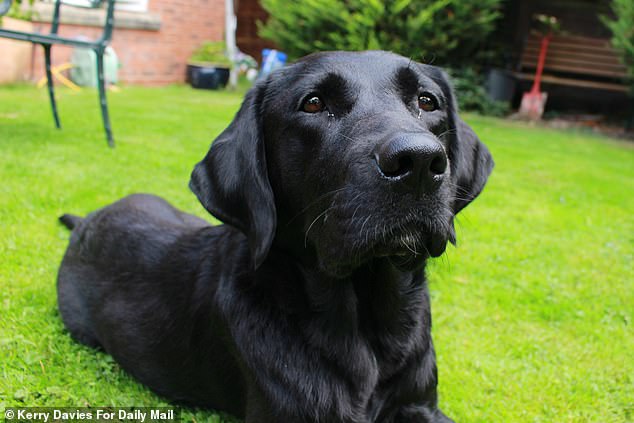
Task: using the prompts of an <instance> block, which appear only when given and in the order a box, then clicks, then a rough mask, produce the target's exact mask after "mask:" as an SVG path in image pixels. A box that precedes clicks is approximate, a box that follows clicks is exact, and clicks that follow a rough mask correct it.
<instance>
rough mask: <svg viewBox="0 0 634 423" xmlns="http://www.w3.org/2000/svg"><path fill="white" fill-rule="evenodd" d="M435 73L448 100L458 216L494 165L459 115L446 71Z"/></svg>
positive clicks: (450, 157)
mask: <svg viewBox="0 0 634 423" xmlns="http://www.w3.org/2000/svg"><path fill="white" fill-rule="evenodd" d="M435 70H436V71H437V72H438V73H439V75H438V74H437V75H436V77H435V78H434V79H435V80H436V82H438V83H439V84H440V85H441V88H442V90H443V91H444V94H445V98H446V100H447V108H448V110H447V134H448V140H449V143H448V155H449V159H450V163H451V175H452V177H451V179H452V182H453V185H454V190H455V195H454V202H453V212H454V214H457V213H458V212H459V211H460V210H462V209H463V208H465V207H466V206H467V205H468V204H469V203H471V201H473V200H474V199H475V198H476V197H477V196H478V194H480V192H482V189H483V188H484V185H485V184H486V181H487V179H488V178H489V175H490V174H491V171H492V170H493V165H494V163H493V157H492V156H491V153H490V152H489V149H488V148H487V147H486V146H485V145H484V144H483V143H482V141H480V139H479V138H478V136H477V135H476V134H475V132H473V129H471V127H470V126H469V125H467V124H466V123H465V122H464V121H463V120H462V119H461V118H460V116H459V115H458V106H457V102H456V100H455V95H454V92H453V88H452V86H451V83H450V82H449V77H448V76H447V74H446V73H445V72H444V71H442V70H440V69H438V68H435Z"/></svg>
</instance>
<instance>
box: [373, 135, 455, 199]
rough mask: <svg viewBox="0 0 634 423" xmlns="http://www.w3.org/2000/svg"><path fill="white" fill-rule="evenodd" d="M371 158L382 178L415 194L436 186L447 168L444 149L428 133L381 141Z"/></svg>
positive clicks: (400, 136)
mask: <svg viewBox="0 0 634 423" xmlns="http://www.w3.org/2000/svg"><path fill="white" fill-rule="evenodd" d="M374 157H375V159H376V162H377V164H378V167H379V171H380V172H381V174H382V175H383V176H384V177H386V178H388V179H390V180H391V181H393V182H394V183H399V184H403V185H406V186H407V187H409V188H410V189H413V190H415V191H416V192H417V193H420V192H422V191H428V190H430V189H432V188H434V187H435V186H437V185H438V184H439V183H440V182H441V181H442V178H443V176H444V174H445V171H446V170H447V155H446V154H445V150H444V149H443V147H442V145H441V144H440V143H439V142H438V141H437V140H436V139H434V138H433V137H432V136H430V135H417V134H405V135H399V136H397V137H394V138H392V139H391V140H389V141H388V142H386V143H382V144H381V145H380V146H379V147H378V148H377V150H376V152H375V155H374Z"/></svg>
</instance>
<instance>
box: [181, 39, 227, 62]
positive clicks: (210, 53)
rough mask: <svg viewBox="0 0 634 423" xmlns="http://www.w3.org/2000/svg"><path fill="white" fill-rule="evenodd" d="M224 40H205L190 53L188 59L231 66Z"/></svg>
mask: <svg viewBox="0 0 634 423" xmlns="http://www.w3.org/2000/svg"><path fill="white" fill-rule="evenodd" d="M226 51H227V49H226V46H225V43H224V41H205V42H204V43H202V44H201V45H200V47H198V48H197V49H196V50H194V52H193V53H192V55H191V57H190V59H189V61H190V62H194V63H211V64H214V65H216V66H222V67H231V65H232V63H231V60H230V59H229V58H228V57H227V54H226Z"/></svg>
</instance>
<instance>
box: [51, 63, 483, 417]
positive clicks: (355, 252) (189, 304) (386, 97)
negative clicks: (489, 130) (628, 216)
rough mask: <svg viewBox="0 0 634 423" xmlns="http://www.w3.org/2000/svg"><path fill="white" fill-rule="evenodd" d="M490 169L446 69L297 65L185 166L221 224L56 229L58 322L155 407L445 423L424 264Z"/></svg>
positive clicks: (114, 214)
mask: <svg viewBox="0 0 634 423" xmlns="http://www.w3.org/2000/svg"><path fill="white" fill-rule="evenodd" d="M492 167H493V161H492V159H491V156H490V154H489V152H488V150H487V149H486V147H485V146H484V145H483V144H481V143H480V141H479V140H478V138H477V137H476V135H475V134H474V133H473V132H472V130H471V129H470V128H469V127H468V126H467V125H466V124H465V123H463V122H462V121H461V120H460V118H459V117H458V115H457V114H456V106H455V100H454V97H453V94H452V91H451V88H450V85H449V84H448V82H447V78H446V76H445V74H444V73H443V72H442V71H440V70H439V69H437V68H435V67H433V66H426V65H421V64H418V63H414V62H412V61H411V60H408V59H406V58H403V57H400V56H397V55H394V54H391V53H386V52H364V53H344V52H334V53H321V54H314V55H311V56H308V57H306V58H304V59H302V60H300V61H298V62H297V63H295V64H293V65H291V66H288V67H286V68H284V69H281V70H279V71H277V72H275V73H274V74H272V75H271V76H270V77H269V78H267V79H266V80H265V81H263V82H261V83H258V84H257V85H256V86H255V87H254V88H253V89H252V90H251V91H249V93H248V94H247V96H246V99H245V100H244V103H243V104H242V107H241V109H240V111H239V112H238V113H237V115H236V117H235V119H234V120H233V122H232V123H231V124H230V125H229V127H228V128H227V129H226V130H225V131H224V132H223V133H222V134H221V135H220V136H219V137H218V138H217V139H216V140H215V141H214V143H213V145H212V147H211V149H210V151H209V153H208V154H207V156H206V157H205V158H204V159H203V161H202V162H200V163H199V164H198V165H197V166H196V168H195V169H194V171H193V174H192V179H191V183H190V186H191V189H192V190H193V191H194V193H195V194H196V195H197V196H198V198H199V200H200V201H201V203H202V204H203V205H204V206H205V208H206V209H207V210H208V211H209V212H210V213H211V214H213V215H214V216H216V217H218V218H219V219H221V220H222V221H224V222H225V223H226V224H227V225H223V226H215V227H212V226H210V225H208V224H207V223H206V222H204V221H203V220H201V219H199V218H196V217H193V216H191V215H188V214H185V213H182V212H180V211H178V210H176V209H174V208H173V207H171V206H170V205H169V204H167V203H166V202H165V201H163V200H162V199H160V198H157V197H153V196H150V195H132V196H130V197H127V198H125V199H123V200H121V201H119V202H117V203H114V204H112V205H110V206H108V207H106V208H104V209H102V210H99V211H97V212H95V213H92V214H90V215H89V216H88V217H86V218H85V219H82V218H79V217H75V216H71V215H65V216H63V217H62V221H63V222H64V223H65V224H66V225H67V226H69V227H71V228H73V233H72V236H71V240H70V245H69V247H68V250H67V252H66V256H65V257H64V260H63V262H62V265H61V268H60V271H59V278H58V292H59V308H60V312H61V315H62V318H63V320H64V323H65V324H66V327H67V328H68V330H69V331H70V333H71V334H72V336H73V337H74V338H76V339H77V340H79V341H80V342H83V343H85V344H87V345H91V346H94V347H100V348H103V349H104V350H105V351H107V352H108V353H110V354H112V356H114V358H115V359H116V360H117V362H118V363H120V365H121V366H122V367H123V368H124V369H126V370H127V371H128V372H130V373H131V374H132V375H134V377H136V378H137V379H138V380H140V381H141V382H142V383H144V384H146V385H147V386H149V387H150V388H152V389H153V390H154V391H156V392H157V393H159V394H161V395H164V396H165V397H167V398H169V399H171V400H173V401H176V402H179V403H186V404H191V405H197V406H202V407H209V408H213V409H217V410H224V411H226V412H228V413H231V414H234V415H236V416H240V417H243V418H245V419H246V421H247V422H278V423H279V422H282V423H285V422H323V423H335V422H346V423H353V422H447V421H450V420H449V419H448V418H447V417H445V416H444V414H442V412H440V410H439V409H438V408H437V405H436V404H437V395H436V384H437V377H436V363H435V354H434V348H433V345H432V340H431V336H430V327H431V317H430V304H429V296H428V293H427V287H426V282H425V277H424V272H423V266H424V263H425V260H426V259H427V258H428V257H429V256H433V257H436V256H438V255H440V254H442V253H443V252H444V250H445V246H446V243H447V241H451V242H454V241H455V235H454V227H453V218H454V215H455V214H456V213H458V212H459V211H460V210H461V209H462V208H463V207H465V206H466V205H467V204H468V203H469V202H470V201H471V200H473V199H474V198H475V197H476V196H477V195H478V193H479V192H480V191H481V190H482V188H483V186H484V184H485V182H486V180H487V177H488V175H489V173H490V172H491V169H492Z"/></svg>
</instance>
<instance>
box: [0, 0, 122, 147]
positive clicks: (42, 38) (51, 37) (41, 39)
mask: <svg viewBox="0 0 634 423" xmlns="http://www.w3.org/2000/svg"><path fill="white" fill-rule="evenodd" d="M12 1H13V0H0V16H2V15H4V14H5V13H7V11H8V10H9V9H10V7H11V3H12ZM115 1H116V0H106V2H107V9H106V21H105V23H104V27H103V33H102V35H101V37H99V38H98V39H97V40H94V41H83V40H75V39H72V38H65V37H61V36H59V35H57V30H58V28H59V19H60V6H61V4H62V3H64V0H56V1H55V6H54V12H53V21H52V22H51V32H50V34H38V33H29V32H20V31H12V30H9V29H2V28H0V37H2V38H10V39H13V40H20V41H28V42H31V43H33V44H40V45H41V46H42V47H43V48H44V63H45V65H46V78H47V80H48V94H49V98H50V100H51V108H52V109H53V118H54V119H55V126H56V127H57V128H61V124H60V121H59V116H58V114H57V105H56V104H55V93H54V90H53V76H52V74H51V47H52V46H53V45H54V44H62V45H67V46H74V47H82V48H89V49H92V50H93V51H94V52H95V54H96V56H97V85H98V89H99V102H100V105H101V117H102V119H103V126H104V129H105V131H106V139H107V140H108V145H109V146H110V147H114V139H113V137H112V129H111V126H110V117H109V115H108V103H107V101H106V84H105V79H104V71H103V67H104V59H103V56H104V52H105V50H106V47H107V46H108V43H109V42H110V40H111V38H112V28H113V26H114V4H115ZM87 3H89V4H87V6H85V7H97V6H99V5H100V4H101V3H102V0H89V1H88V2H87ZM72 6H75V7H77V6H78V5H77V4H74V3H73V4H72ZM79 7H81V6H79Z"/></svg>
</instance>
